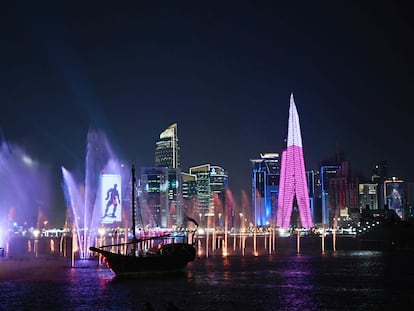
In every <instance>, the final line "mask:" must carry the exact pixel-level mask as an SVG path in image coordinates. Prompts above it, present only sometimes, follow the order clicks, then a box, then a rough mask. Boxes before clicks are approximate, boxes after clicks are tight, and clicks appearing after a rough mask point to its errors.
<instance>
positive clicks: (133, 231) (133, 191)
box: [131, 164, 136, 253]
mask: <svg viewBox="0 0 414 311" xmlns="http://www.w3.org/2000/svg"><path fill="white" fill-rule="evenodd" d="M131 171H132V235H133V239H134V241H135V240H136V235H135V199H136V198H135V182H136V180H135V166H134V164H132V170H131ZM134 253H135V243H134Z"/></svg>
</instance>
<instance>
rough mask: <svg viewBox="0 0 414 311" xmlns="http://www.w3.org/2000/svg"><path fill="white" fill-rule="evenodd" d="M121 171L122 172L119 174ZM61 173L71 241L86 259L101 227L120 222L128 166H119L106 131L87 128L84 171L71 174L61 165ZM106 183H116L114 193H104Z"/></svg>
mask: <svg viewBox="0 0 414 311" xmlns="http://www.w3.org/2000/svg"><path fill="white" fill-rule="evenodd" d="M123 173H125V176H122V174H123ZM62 174H63V181H64V184H63V188H64V193H65V199H66V203H67V206H68V211H69V213H68V223H69V226H70V229H72V231H73V233H74V234H73V237H74V239H75V240H74V245H77V248H78V253H79V258H80V259H87V258H89V247H90V246H92V245H94V243H95V241H96V238H97V237H98V236H99V235H102V229H108V228H111V229H114V228H116V227H118V226H122V225H123V223H122V216H123V215H122V214H123V213H122V194H123V190H124V189H123V185H122V183H121V181H123V180H126V181H128V178H129V169H123V166H122V165H121V164H120V163H119V161H118V160H117V158H116V157H115V155H114V153H113V151H112V149H111V147H110V145H109V142H108V139H107V137H106V135H105V134H104V133H103V132H101V131H92V130H91V131H89V133H88V136H87V146H86V162H85V175H84V176H82V177H75V175H74V174H73V173H71V172H70V171H68V170H67V169H66V168H64V167H62ZM127 174H128V175H127ZM81 180H83V182H81ZM125 184H126V183H125ZM109 185H110V186H111V187H113V186H114V185H116V186H117V187H116V188H117V190H118V197H116V198H115V197H114V198H110V197H106V195H107V194H108V196H109V192H108V191H109V190H110V187H109ZM115 200H116V201H115ZM113 202H116V203H115V204H116V205H117V206H116V207H115V205H112V203H113ZM106 204H108V210H110V215H108V216H106V215H105V214H106V207H107V205H106ZM98 229H101V230H98Z"/></svg>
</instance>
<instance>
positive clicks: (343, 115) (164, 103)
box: [0, 1, 414, 196]
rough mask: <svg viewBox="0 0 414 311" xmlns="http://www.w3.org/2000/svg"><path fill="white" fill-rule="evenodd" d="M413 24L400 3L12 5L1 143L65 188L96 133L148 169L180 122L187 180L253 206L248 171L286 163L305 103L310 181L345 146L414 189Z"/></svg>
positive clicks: (5, 7)
mask: <svg viewBox="0 0 414 311" xmlns="http://www.w3.org/2000/svg"><path fill="white" fill-rule="evenodd" d="M332 2H334V3H335V4H332ZM351 2H352V4H351ZM354 2H355V3H354ZM358 2H363V3H358ZM410 12H411V11H410V10H409V8H408V7H405V6H404V5H402V4H400V3H398V2H395V1H388V2H381V1H372V2H370V1H344V2H343V3H342V1H280V2H279V1H246V2H244V1H220V2H214V1H82V2H76V1H50V2H48V1H27V2H24V1H15V2H14V1H9V2H7V3H2V9H1V13H0V14H1V15H2V16H1V17H0V79H1V80H0V102H1V105H0V129H1V131H2V136H3V139H5V140H6V141H9V142H13V143H16V144H19V145H22V146H23V147H24V148H26V149H27V150H28V152H29V153H31V154H32V155H33V157H35V158H37V159H38V160H39V161H41V162H44V163H48V164H50V165H51V166H52V168H53V170H54V171H55V172H56V176H57V177H56V179H57V180H59V179H61V171H60V167H61V166H65V167H66V168H68V169H69V170H71V169H75V168H78V167H82V166H83V165H84V159H85V150H86V135H87V132H88V129H90V128H98V129H102V130H104V131H105V133H106V134H107V135H108V137H109V139H110V141H111V144H112V147H113V148H114V149H115V152H116V153H117V154H118V155H119V157H120V158H121V159H124V160H125V161H126V162H127V163H135V165H136V166H137V167H141V166H151V165H153V164H154V148H155V142H156V140H157V139H158V137H159V134H160V132H161V131H163V130H164V129H165V128H166V127H168V126H169V125H171V124H172V123H175V122H177V123H178V135H179V143H180V146H181V162H182V168H183V170H184V171H188V168H189V167H190V166H194V165H200V164H205V163H211V164H216V165H220V166H222V167H224V168H225V169H226V170H227V171H228V175H229V183H230V188H231V189H232V190H233V193H234V195H235V196H239V195H240V193H241V190H242V189H244V190H246V191H247V192H248V194H250V186H251V164H250V159H253V158H257V157H258V156H259V154H260V153H261V152H280V151H281V147H282V140H283V138H284V137H285V136H286V134H287V118H288V110H289V96H290V93H291V92H293V93H294V96H295V101H296V105H297V109H298V112H299V117H300V122H301V129H302V139H303V145H304V155H305V162H306V166H307V169H317V165H318V163H319V162H320V161H322V160H325V159H327V158H330V157H332V156H333V155H334V154H335V152H336V150H337V149H338V148H340V149H342V150H343V151H344V152H345V156H346V158H347V159H348V160H350V161H351V165H352V167H353V168H354V169H355V170H358V171H361V172H362V173H363V174H365V175H367V176H369V175H370V172H371V170H372V167H373V165H374V164H375V163H376V162H378V161H380V160H387V161H388V165H389V173H390V175H394V176H398V177H400V178H403V179H405V180H407V181H414V167H413V164H412V152H413V138H412V135H413V134H414V125H413V122H412V120H413V116H412V115H413V114H412V107H411V106H412V104H413V98H414V96H413V92H412V85H413V69H414V68H413V67H414V66H413V55H414V48H413V43H412V42H413V23H412V15H411V13H410ZM58 182H60V181H58Z"/></svg>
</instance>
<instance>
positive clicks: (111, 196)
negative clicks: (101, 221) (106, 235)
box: [103, 184, 120, 218]
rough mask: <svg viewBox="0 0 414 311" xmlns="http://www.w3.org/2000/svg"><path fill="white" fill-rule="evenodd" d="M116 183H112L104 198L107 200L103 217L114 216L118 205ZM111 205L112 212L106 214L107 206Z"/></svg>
mask: <svg viewBox="0 0 414 311" xmlns="http://www.w3.org/2000/svg"><path fill="white" fill-rule="evenodd" d="M117 187H118V185H117V184H114V187H113V188H110V189H109V190H108V192H107V193H106V198H105V200H108V202H107V203H106V209H105V214H104V216H103V218H105V217H112V218H116V216H115V213H116V208H117V207H118V204H119V203H120V202H119V192H118V189H117ZM111 206H113V209H112V214H110V215H109V214H108V211H109V208H110V207H111Z"/></svg>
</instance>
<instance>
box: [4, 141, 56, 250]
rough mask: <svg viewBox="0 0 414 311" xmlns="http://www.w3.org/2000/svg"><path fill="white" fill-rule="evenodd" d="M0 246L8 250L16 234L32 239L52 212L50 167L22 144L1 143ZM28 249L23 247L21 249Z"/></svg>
mask: <svg viewBox="0 0 414 311" xmlns="http://www.w3.org/2000/svg"><path fill="white" fill-rule="evenodd" d="M0 180H1V181H2V185H1V187H0V248H4V249H6V254H7V253H8V246H7V245H8V241H9V238H11V237H12V236H13V235H14V234H15V233H16V235H19V236H25V237H26V238H30V236H31V235H32V234H33V232H34V231H36V232H38V230H39V229H42V228H43V227H45V226H47V224H48V217H49V215H50V211H51V204H50V203H51V193H50V191H51V190H50V189H51V179H50V175H49V168H48V167H47V166H46V165H44V164H41V163H39V162H38V161H36V160H34V159H33V158H32V157H31V156H29V154H28V153H27V152H26V151H25V150H24V149H23V148H22V147H21V146H17V145H15V144H11V143H7V142H5V141H3V142H0ZM23 251H24V252H28V250H24V249H23V248H22V249H21V251H19V254H16V255H19V256H21V255H23V253H22V252H23Z"/></svg>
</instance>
